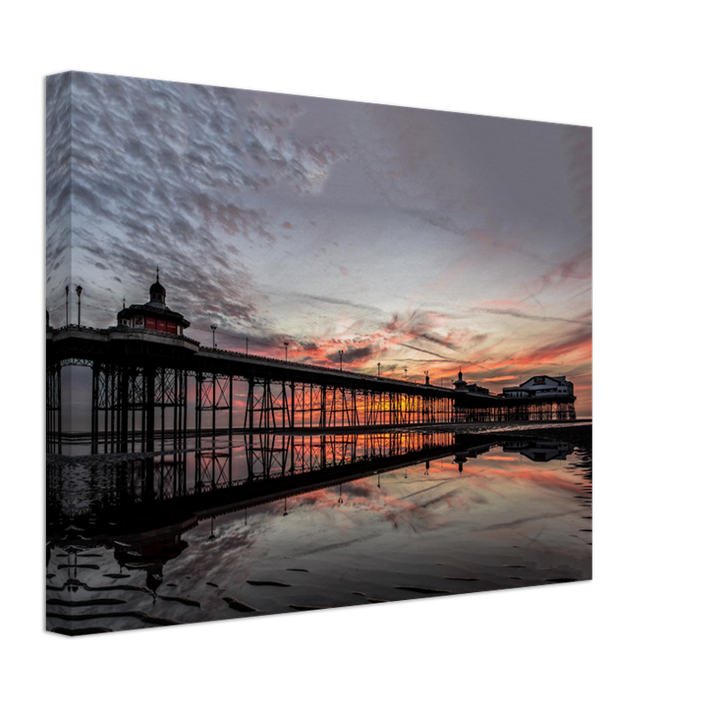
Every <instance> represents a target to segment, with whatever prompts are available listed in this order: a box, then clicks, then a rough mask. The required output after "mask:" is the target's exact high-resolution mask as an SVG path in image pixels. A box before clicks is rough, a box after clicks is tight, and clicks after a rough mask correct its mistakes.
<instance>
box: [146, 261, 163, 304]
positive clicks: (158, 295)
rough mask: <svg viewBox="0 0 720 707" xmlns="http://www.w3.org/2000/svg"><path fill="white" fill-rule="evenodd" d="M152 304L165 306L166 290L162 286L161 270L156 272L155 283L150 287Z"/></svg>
mask: <svg viewBox="0 0 720 707" xmlns="http://www.w3.org/2000/svg"><path fill="white" fill-rule="evenodd" d="M150 302H151V303H152V302H157V303H158V304H165V288H164V287H163V286H162V285H161V284H160V268H157V269H156V270H155V282H153V284H152V285H150Z"/></svg>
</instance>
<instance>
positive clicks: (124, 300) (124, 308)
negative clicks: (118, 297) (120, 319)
mask: <svg viewBox="0 0 720 707" xmlns="http://www.w3.org/2000/svg"><path fill="white" fill-rule="evenodd" d="M123 309H125V298H124V297H123Z"/></svg>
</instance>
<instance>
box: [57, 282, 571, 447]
mask: <svg viewBox="0 0 720 707" xmlns="http://www.w3.org/2000/svg"><path fill="white" fill-rule="evenodd" d="M78 297H79V295H78ZM79 315H80V311H79V302H78V317H79ZM189 326H190V323H189V322H188V321H187V320H186V319H185V318H184V317H183V316H182V315H181V314H179V313H177V312H173V311H172V310H170V309H169V308H168V307H167V305H166V304H165V289H164V288H163V287H162V285H160V282H159V275H158V279H157V280H156V282H155V283H153V285H152V286H151V288H150V301H149V302H147V303H146V304H145V305H131V306H130V307H123V309H122V310H121V311H120V312H119V313H118V324H117V326H114V327H109V328H107V329H98V328H91V327H84V326H79V325H70V324H66V326H64V327H62V328H53V327H51V326H50V325H49V323H48V325H47V330H46V342H47V349H46V371H47V387H46V390H47V401H46V425H47V451H48V452H56V453H62V451H63V445H64V444H67V443H68V442H70V441H72V439H73V437H78V435H79V433H77V432H76V431H74V432H72V433H67V432H64V431H63V419H64V418H67V417H68V415H67V410H68V406H70V405H80V404H83V405H85V406H86V407H88V408H89V409H90V413H89V417H90V420H89V425H88V427H89V437H90V447H91V453H125V452H157V451H163V450H165V449H168V448H171V449H184V448H185V447H186V445H187V440H188V439H189V438H192V437H195V438H196V439H200V438H201V437H203V436H206V435H208V436H211V437H212V438H213V439H214V438H215V437H216V436H217V435H219V434H228V435H231V436H232V435H233V434H238V433H247V434H254V433H261V432H279V431H283V432H303V433H311V432H320V431H327V432H330V431H335V432H343V431H350V430H363V429H373V428H374V429H377V428H389V427H392V428H395V427H401V428H411V427H417V426H422V425H443V424H454V423H459V422H502V421H510V420H572V419H575V410H574V401H575V397H574V395H573V394H572V393H571V392H565V393H563V394H552V392H550V394H548V391H544V394H543V396H542V397H539V396H538V397H513V396H510V395H507V396H506V395H496V394H492V393H490V392H489V391H488V390H487V389H484V388H478V387H477V386H474V385H473V386H468V385H467V383H466V382H465V381H463V380H462V374H460V376H459V382H460V383H461V385H458V384H457V382H456V387H455V388H446V387H441V386H436V385H431V384H430V380H429V377H427V376H426V379H425V383H424V384H423V383H418V382H414V381H408V380H402V379H396V378H391V377H387V376H382V377H381V376H380V375H379V374H378V375H377V376H371V375H366V374H361V373H355V372H352V371H348V370H347V369H345V370H343V369H342V368H339V369H335V368H328V367H323V366H317V365H310V364H306V363H299V362H293V361H288V360H287V357H286V358H285V359H284V360H283V359H275V358H269V357H264V356H256V355H252V354H248V353H241V352H237V351H228V350H222V349H218V348H216V347H215V346H213V347H207V346H202V345H201V344H200V342H198V341H196V340H194V339H191V338H189V337H187V336H186V335H185V329H187V327H189ZM213 334H214V332H213ZM68 366H72V367H85V368H88V369H90V370H91V372H92V373H91V380H90V383H89V384H88V386H87V387H88V388H89V389H90V390H89V391H83V390H82V389H81V387H80V386H77V385H73V386H72V397H71V396H70V395H68V394H67V392H65V393H64V392H63V390H62V388H63V383H62V381H63V378H64V376H63V374H62V372H63V369H64V368H66V367H68ZM517 390H520V389H517ZM566 390H567V388H566ZM570 390H571V389H570ZM68 392H69V391H68ZM520 392H522V391H520ZM88 394H89V398H90V400H89V405H87V404H85V403H81V401H80V398H81V397H82V395H86V396H87V395H88ZM191 415H192V418H191V420H189V419H188V418H189V416H191ZM196 445H197V443H196Z"/></svg>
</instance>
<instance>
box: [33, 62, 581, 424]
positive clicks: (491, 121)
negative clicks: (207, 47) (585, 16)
mask: <svg viewBox="0 0 720 707" xmlns="http://www.w3.org/2000/svg"><path fill="white" fill-rule="evenodd" d="M46 96H47V98H46V106H47V157H46V169H47V179H46V189H47V211H46V218H47V268H46V274H47V287H46V297H47V307H48V311H49V313H50V322H51V324H52V325H53V326H63V325H64V324H65V318H66V309H65V287H66V286H68V285H69V286H70V290H71V298H70V302H71V307H70V323H77V298H76V295H75V294H74V293H75V288H76V287H77V285H81V286H82V288H83V293H82V324H83V325H87V326H96V327H103V328H104V327H107V326H113V325H114V324H115V323H116V314H117V312H118V311H119V310H120V309H121V308H122V305H123V299H125V301H126V303H127V304H128V305H129V304H142V303H144V302H146V301H147V300H148V298H149V297H148V287H149V286H150V284H151V283H152V282H153V281H154V280H155V272H156V267H159V268H160V281H161V282H162V284H163V285H164V286H165V288H166V290H167V304H168V306H169V307H171V308H172V309H173V310H175V311H179V312H181V313H182V314H183V315H184V316H185V317H186V318H187V319H188V320H190V322H191V327H190V328H189V329H188V330H187V332H186V333H187V335H188V336H190V337H192V338H194V339H197V340H199V341H201V342H202V343H204V344H209V343H210V342H211V341H212V334H211V330H210V326H211V325H216V326H217V332H216V340H217V343H218V346H219V347H221V348H225V349H231V350H239V351H244V350H245V339H246V337H247V338H248V347H249V351H250V353H256V354H262V355H269V356H275V357H278V358H283V357H284V355H285V349H284V342H286V341H287V342H288V344H289V345H288V358H289V359H291V360H296V361H303V362H308V363H318V364H321V365H337V364H338V363H339V358H340V355H339V351H341V350H342V351H343V352H344V354H343V367H344V368H347V369H350V370H355V371H358V372H363V373H371V374H375V373H377V364H378V363H380V364H381V374H382V375H388V376H396V377H400V378H404V377H405V376H406V375H407V377H408V378H409V379H411V380H412V379H414V380H424V375H425V374H424V372H425V371H428V372H429V375H430V379H431V382H432V383H435V384H438V385H440V384H444V385H450V384H451V381H453V380H455V378H457V374H458V371H459V370H462V372H463V377H464V378H465V379H466V380H469V381H470V382H474V383H478V384H479V385H483V386H485V387H488V388H490V390H491V391H494V392H499V391H501V389H502V387H503V386H508V385H517V384H519V383H522V382H523V381H524V380H526V379H527V378H529V377H530V376H532V375H538V374H548V375H565V376H567V377H568V378H569V379H570V380H571V381H573V383H574V384H575V393H576V395H577V397H578V400H577V403H576V409H577V411H578V414H579V415H582V416H589V415H591V412H592V407H591V406H592V368H591V363H592V349H591V347H592V340H591V334H592V324H591V322H592V279H591V276H592V262H591V249H592V235H591V226H592V204H591V196H592V147H591V145H592V131H591V129H590V128H588V127H578V126H570V125H559V124H551V123H539V122H533V121H526V120H509V119H503V118H493V117H485V116H476V115H465V114H459V113H450V112H443V111H429V110H418V109H414V108H403V107H393V106H383V105H374V104H367V103H354V102H349V101H335V100H329V99H321V98H311V97H303V96H289V95H282V94H271V93H262V92H257V91H244V90H237V89H228V88H215V87H209V86H200V85H190V84H181V83H172V82H164V81H150V80H143V79H133V78H121V77H115V76H105V75H99V74H85V73H75V72H73V73H72V74H59V75H56V76H53V77H49V78H48V83H47V92H46ZM70 183H71V184H72V186H71V188H70V187H69V184H70ZM405 369H407V373H406V372H405Z"/></svg>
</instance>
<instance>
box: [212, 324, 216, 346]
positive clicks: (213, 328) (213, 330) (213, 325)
mask: <svg viewBox="0 0 720 707" xmlns="http://www.w3.org/2000/svg"><path fill="white" fill-rule="evenodd" d="M210 328H211V329H212V333H213V348H216V346H215V329H217V324H211V325H210Z"/></svg>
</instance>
